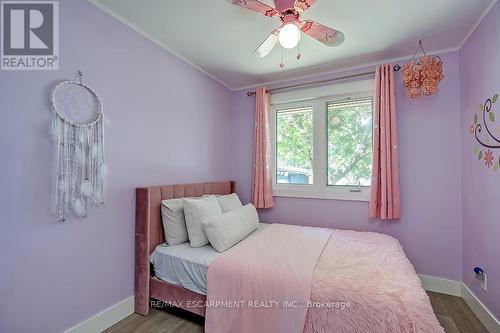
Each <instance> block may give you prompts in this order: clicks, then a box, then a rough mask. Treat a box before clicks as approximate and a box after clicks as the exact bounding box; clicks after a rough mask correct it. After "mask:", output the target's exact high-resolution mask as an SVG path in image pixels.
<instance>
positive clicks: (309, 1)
mask: <svg viewBox="0 0 500 333" xmlns="http://www.w3.org/2000/svg"><path fill="white" fill-rule="evenodd" d="M226 1H227V2H230V3H232V4H233V5H237V6H240V7H243V8H246V9H249V10H251V11H254V12H258V13H261V14H263V15H265V16H268V17H277V18H279V19H280V20H281V26H280V27H278V28H276V29H274V30H273V31H272V32H271V34H270V35H269V36H268V37H267V38H266V39H265V40H264V41H263V42H262V43H261V44H260V45H259V47H258V48H257V49H256V50H255V51H254V52H253V54H254V55H256V56H258V57H265V56H266V55H268V54H269V52H271V50H272V49H273V48H274V46H275V45H276V43H277V42H278V41H279V42H280V44H281V46H283V47H284V48H286V49H292V48H294V47H296V46H297V45H298V44H299V41H300V37H301V32H303V33H305V34H306V35H309V36H310V37H312V38H314V39H316V40H318V41H320V42H321V43H323V44H325V45H326V46H330V47H333V46H338V45H340V44H342V43H343V42H344V40H345V37H344V34H343V33H342V32H340V31H338V30H334V29H332V28H329V27H327V26H324V25H322V24H319V23H317V22H314V21H311V20H305V21H301V20H300V14H301V13H302V12H303V11H305V10H307V9H308V8H309V7H311V6H312V5H314V3H315V2H316V0H274V6H275V8H273V7H271V6H268V5H266V4H264V3H262V2H260V1H257V0H226ZM297 58H300V55H298V56H297Z"/></svg>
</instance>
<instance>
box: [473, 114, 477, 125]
mask: <svg viewBox="0 0 500 333" xmlns="http://www.w3.org/2000/svg"><path fill="white" fill-rule="evenodd" d="M474 125H477V114H475V115H474Z"/></svg>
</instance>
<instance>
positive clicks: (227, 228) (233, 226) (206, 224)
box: [202, 204, 259, 252]
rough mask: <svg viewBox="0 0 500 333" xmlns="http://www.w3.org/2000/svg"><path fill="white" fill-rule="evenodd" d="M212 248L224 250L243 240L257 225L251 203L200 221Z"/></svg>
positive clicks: (255, 212)
mask: <svg viewBox="0 0 500 333" xmlns="http://www.w3.org/2000/svg"><path fill="white" fill-rule="evenodd" d="M202 224H203V229H204V230H205V233H206V235H207V237H208V239H209V240H210V244H212V246H213V248H214V249H216V250H217V251H218V252H224V251H226V250H227V249H230V248H231V247H233V246H234V245H235V244H236V243H238V242H239V241H241V240H243V239H244V238H245V237H247V236H248V235H249V234H251V233H252V232H253V231H255V230H256V229H257V227H258V226H259V216H258V215H257V210H256V209H255V207H254V206H253V205H252V204H248V205H246V206H244V207H242V208H240V209H236V210H232V211H230V212H227V213H225V214H222V215H217V216H214V217H211V218H209V219H206V220H204V221H203V222H202Z"/></svg>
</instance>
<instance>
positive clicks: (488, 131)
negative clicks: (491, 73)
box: [469, 94, 500, 172]
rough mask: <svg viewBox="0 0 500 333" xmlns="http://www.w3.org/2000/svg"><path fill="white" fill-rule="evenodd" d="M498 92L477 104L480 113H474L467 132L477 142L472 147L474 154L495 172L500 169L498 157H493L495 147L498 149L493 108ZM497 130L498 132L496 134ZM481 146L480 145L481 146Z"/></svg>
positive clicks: (498, 95)
mask: <svg viewBox="0 0 500 333" xmlns="http://www.w3.org/2000/svg"><path fill="white" fill-rule="evenodd" d="M499 97H500V94H496V95H494V96H493V97H491V98H487V99H486V101H485V102H484V103H482V104H481V105H480V106H479V109H480V111H481V113H480V114H478V113H474V118H473V119H472V124H471V126H470V127H469V132H470V134H472V135H473V136H474V138H475V140H476V141H477V143H478V144H479V145H478V146H476V147H475V148H474V156H475V157H476V158H477V160H478V161H480V162H484V165H485V166H486V167H487V168H488V169H490V170H492V171H494V172H496V171H498V170H499V169H500V158H499V157H498V155H500V154H497V156H496V157H495V155H494V152H495V149H500V131H499V130H500V127H498V122H497V117H496V116H495V111H498V110H495V109H496V107H497V105H496V104H497V103H498V102H499V101H500V99H499ZM497 128H498V129H499V130H496V129H497ZM497 132H498V134H497ZM481 146H482V147H481Z"/></svg>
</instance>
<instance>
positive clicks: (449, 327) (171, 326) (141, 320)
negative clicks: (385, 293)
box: [105, 292, 488, 333]
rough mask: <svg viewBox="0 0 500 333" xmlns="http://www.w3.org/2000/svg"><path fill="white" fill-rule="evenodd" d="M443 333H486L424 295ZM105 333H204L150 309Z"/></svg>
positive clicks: (176, 315) (455, 300) (185, 319)
mask: <svg viewBox="0 0 500 333" xmlns="http://www.w3.org/2000/svg"><path fill="white" fill-rule="evenodd" d="M427 294H428V295H429V298H430V299H431V304H432V307H433V309H434V312H435V313H436V317H437V318H438V320H439V322H440V323H441V325H442V326H443V327H444V330H445V331H446V333H482V332H484V333H487V332H488V331H487V330H486V328H485V327H484V326H483V325H482V324H481V322H480V321H479V320H478V319H477V317H476V316H475V315H474V313H472V311H471V310H470V308H469V307H468V306H467V304H465V302H464V301H463V300H462V299H461V298H460V297H455V296H449V295H444V294H438V293H433V292H427ZM105 332H106V333H191V332H203V318H202V317H200V316H196V315H193V314H191V313H188V312H185V311H182V310H179V309H172V308H169V309H166V310H165V309H163V310H159V309H151V311H150V313H149V316H147V317H144V316H141V315H138V314H136V313H134V314H132V315H130V316H128V317H127V318H125V319H123V320H122V321H120V322H119V323H117V324H116V325H114V326H112V327H110V328H109V329H107V330H106V331H105Z"/></svg>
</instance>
